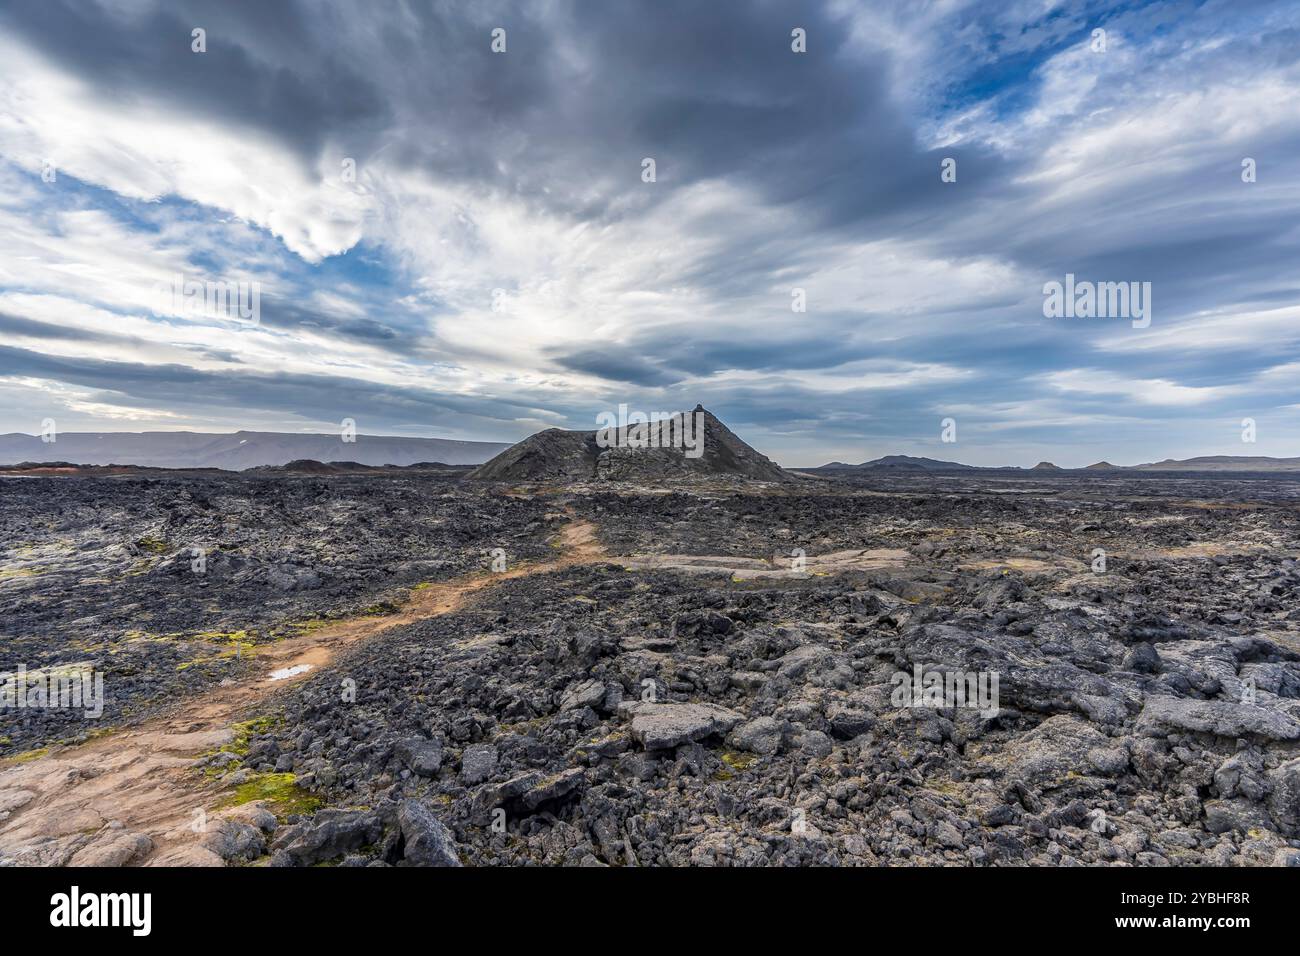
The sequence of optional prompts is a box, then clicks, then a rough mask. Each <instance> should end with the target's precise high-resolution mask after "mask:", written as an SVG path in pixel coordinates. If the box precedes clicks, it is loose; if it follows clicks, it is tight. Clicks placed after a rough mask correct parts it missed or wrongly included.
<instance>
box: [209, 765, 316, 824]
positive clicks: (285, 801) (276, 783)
mask: <svg viewBox="0 0 1300 956" xmlns="http://www.w3.org/2000/svg"><path fill="white" fill-rule="evenodd" d="M254 801H262V802H264V803H265V804H266V807H267V809H268V810H270V811H271V812H272V813H274V814H275V815H276V816H277V817H287V816H289V815H291V814H295V813H300V814H301V813H314V812H315V811H316V810H318V809H320V806H321V803H322V801H321V799H320V797H317V796H314V795H313V794H310V793H308V792H307V791H306V790H304V789H303V788H302V787H300V786H298V783H297V778H296V777H295V776H294V775H293V774H291V773H259V774H254V775H253V776H252V777H250V778H249V779H248V780H246V781H245V782H244V783H241V784H240V785H239V786H237V787H236V788H235V790H234V792H233V793H232V794H230V795H229V796H228V797H227V798H226V799H225V800H223V801H222V802H221V804H220V806H221V808H223V809H224V808H226V807H237V806H241V805H242V804H245V803H253V802H254Z"/></svg>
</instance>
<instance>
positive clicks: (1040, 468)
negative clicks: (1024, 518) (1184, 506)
mask: <svg viewBox="0 0 1300 956" xmlns="http://www.w3.org/2000/svg"><path fill="white" fill-rule="evenodd" d="M805 470H811V471H855V472H857V471H870V472H895V471H902V472H908V471H911V472H952V471H1036V472H1045V471H1195V472H1205V471H1241V472H1268V471H1294V472H1300V458H1268V457H1265V456H1263V455H1255V456H1251V455H1205V456H1202V457H1200V458H1186V459H1183V460H1181V461H1178V460H1175V459H1173V458H1166V459H1165V460H1164V461H1156V462H1149V463H1147V464H1143V465H1112V464H1111V463H1110V462H1108V461H1099V462H1097V463H1096V464H1094V465H1088V466H1087V468H1075V469H1066V468H1060V467H1058V466H1056V465H1054V464H1052V463H1051V462H1050V461H1040V462H1039V463H1038V464H1037V465H1035V466H1034V467H1033V468H1021V467H1020V466H1019V465H1004V466H994V467H983V466H979V465H963V464H962V463H961V462H957V461H940V460H938V459H935V458H913V457H912V456H911V455H886V456H885V457H884V458H876V459H873V460H872V461H864V462H863V463H862V464H860V465H847V464H845V463H844V462H841V461H833V462H830V463H829V464H826V465H822V466H821V467H820V468H813V469H805Z"/></svg>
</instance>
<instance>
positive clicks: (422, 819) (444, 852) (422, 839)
mask: <svg viewBox="0 0 1300 956" xmlns="http://www.w3.org/2000/svg"><path fill="white" fill-rule="evenodd" d="M397 825H398V826H399V827H400V828H401V831H402V844H403V849H402V861H403V862H404V863H406V864H407V865H408V866H460V856H459V854H458V853H457V849H456V841H455V839H454V838H453V837H452V835H451V831H450V830H448V829H447V828H446V827H445V826H444V825H443V824H442V821H440V820H439V819H438V817H437V816H436V815H435V814H434V812H433V808H432V807H431V806H430V805H429V803H428V801H426V800H415V799H412V800H403V801H402V802H401V803H400V804H399V805H398V807H397Z"/></svg>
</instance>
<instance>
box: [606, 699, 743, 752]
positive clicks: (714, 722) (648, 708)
mask: <svg viewBox="0 0 1300 956" xmlns="http://www.w3.org/2000/svg"><path fill="white" fill-rule="evenodd" d="M618 709H619V713H621V714H623V715H624V716H628V717H631V718H632V728H631V729H632V738H633V739H634V740H636V741H637V743H639V744H641V746H642V747H644V748H645V749H646V750H666V749H668V748H670V747H677V746H679V745H681V744H685V743H690V742H692V741H696V740H703V739H704V738H705V737H711V736H713V735H714V734H725V733H726V732H727V731H729V730H731V728H732V727H735V726H736V724H738V723H740V722H741V721H742V720H744V719H745V718H744V715H742V714H738V713H736V712H735V711H734V710H727V709H726V708H725V707H718V706H716V705H715V704H667V703H665V704H653V703H650V702H648V701H643V700H634V701H627V702H624V703H622V704H620V705H619V708H618Z"/></svg>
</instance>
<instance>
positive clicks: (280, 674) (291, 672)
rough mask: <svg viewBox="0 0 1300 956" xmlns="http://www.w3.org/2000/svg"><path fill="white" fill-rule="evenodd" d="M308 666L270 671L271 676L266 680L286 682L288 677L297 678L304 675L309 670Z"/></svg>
mask: <svg viewBox="0 0 1300 956" xmlns="http://www.w3.org/2000/svg"><path fill="white" fill-rule="evenodd" d="M311 667H312V666H311V665H310V664H296V665H294V666H293V667H281V668H280V669H279V670H278V671H271V676H270V677H268V678H267V680H288V679H289V678H290V677H297V676H298V675H299V674H305V673H307V672H308V671H309V670H311Z"/></svg>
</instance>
